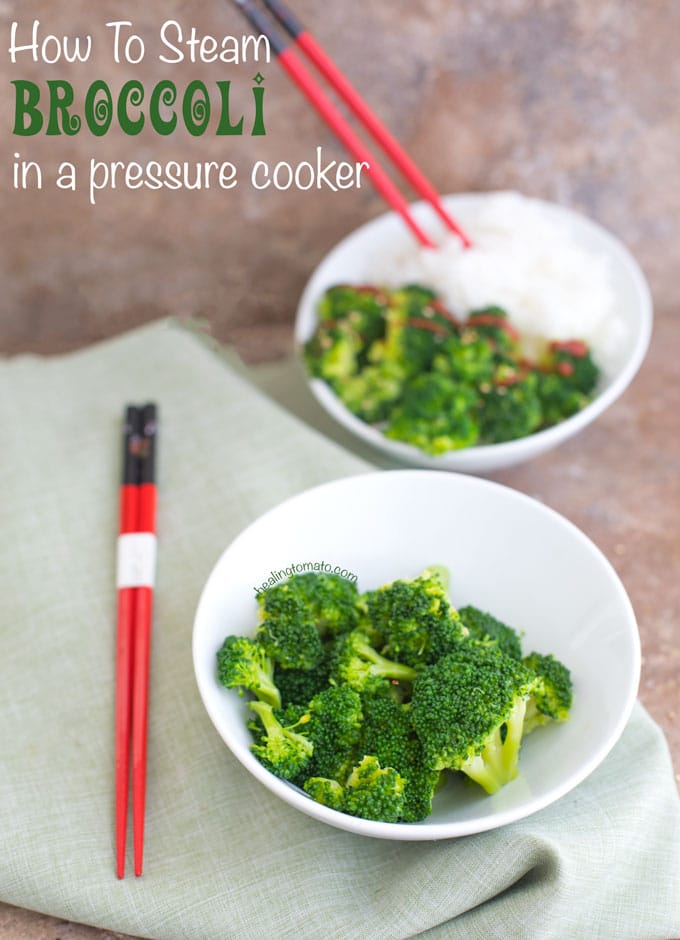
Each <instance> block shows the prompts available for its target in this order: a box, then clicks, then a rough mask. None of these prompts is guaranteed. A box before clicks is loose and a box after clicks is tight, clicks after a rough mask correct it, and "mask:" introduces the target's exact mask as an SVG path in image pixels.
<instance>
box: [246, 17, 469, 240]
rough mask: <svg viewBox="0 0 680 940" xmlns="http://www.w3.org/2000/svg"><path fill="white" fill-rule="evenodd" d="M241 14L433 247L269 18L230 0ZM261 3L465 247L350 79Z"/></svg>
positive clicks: (297, 28)
mask: <svg viewBox="0 0 680 940" xmlns="http://www.w3.org/2000/svg"><path fill="white" fill-rule="evenodd" d="M233 3H234V4H235V5H236V6H237V7H238V8H239V10H240V11H241V13H242V14H243V15H244V16H245V17H246V19H247V20H248V21H249V22H250V23H251V25H252V26H254V27H255V29H256V30H257V31H258V32H259V33H261V34H262V35H264V36H266V37H267V39H268V40H269V44H270V48H271V50H272V52H273V53H274V54H275V55H276V56H277V57H278V61H279V63H280V65H281V66H282V67H283V68H284V69H285V70H286V72H287V73H288V74H289V75H290V77H291V78H292V79H293V81H294V82H295V83H296V85H298V87H299V88H300V90H301V91H302V92H303V94H305V95H306V96H307V98H308V99H309V101H310V102H311V104H312V105H313V106H314V107H315V108H316V110H317V111H318V112H319V114H320V115H321V117H322V118H323V119H324V120H325V121H326V123H327V124H328V125H329V126H330V127H331V129H332V130H333V131H334V132H335V134H336V136H337V137H338V138H339V140H340V141H341V142H342V143H343V144H344V145H345V147H346V148H347V150H348V151H349V152H350V153H351V154H352V155H353V156H354V157H355V159H356V160H358V161H360V162H365V163H367V164H368V169H367V171H366V172H367V173H368V175H369V176H370V178H371V180H372V182H373V185H374V186H375V188H376V189H377V190H378V192H379V193H380V194H381V195H382V196H383V198H384V199H385V200H386V202H387V203H388V204H389V205H390V206H391V207H392V208H393V209H394V210H395V211H396V212H398V213H399V214H400V215H401V216H402V218H403V219H404V221H405V222H406V224H407V225H408V226H409V228H410V229H411V231H412V232H413V234H414V235H415V236H416V238H417V239H418V241H419V242H420V244H421V245H422V246H423V247H425V248H434V247H435V245H434V243H433V241H432V239H431V238H430V237H429V235H427V233H426V232H425V231H424V230H423V229H422V228H421V226H420V225H419V224H418V222H417V221H416V220H415V219H414V218H413V216H412V214H411V211H410V206H409V204H408V202H407V201H406V200H405V199H404V197H403V196H402V194H401V193H400V191H399V190H398V189H397V187H396V186H395V184H394V183H393V182H392V180H391V179H390V177H389V176H388V175H387V174H386V173H385V171H384V170H383V169H382V168H381V167H380V165H379V164H378V163H376V162H375V160H374V158H373V155H372V153H371V151H370V150H369V149H368V147H366V146H365V144H364V143H363V141H362V140H361V138H360V137H359V136H358V135H357V134H356V133H355V131H354V130H353V128H352V127H351V125H350V124H349V123H348V122H347V121H346V120H345V118H344V117H343V116H342V114H341V113H340V111H338V109H337V108H336V107H335V105H334V104H333V102H332V101H331V100H330V98H328V96H327V95H326V94H325V92H324V91H323V89H322V88H321V87H320V86H319V85H318V84H317V82H316V80H315V78H314V77H313V75H312V74H311V72H309V71H308V70H307V69H306V68H305V66H304V65H303V64H302V62H301V61H300V59H299V58H298V57H297V56H296V55H295V52H294V51H293V49H292V48H291V47H290V45H288V42H287V40H286V38H284V36H283V35H282V34H281V33H280V32H279V31H278V30H277V29H276V27H275V26H272V24H271V23H270V22H269V20H268V18H267V16H266V14H265V13H264V12H263V11H262V10H261V9H260V8H259V7H258V6H257V5H256V2H255V0H233ZM263 3H264V6H265V7H267V9H268V10H269V11H270V12H271V13H272V14H273V16H274V17H275V18H276V20H277V21H278V23H279V24H280V25H281V26H282V27H283V29H284V30H285V31H286V33H287V34H288V35H289V36H290V38H291V39H292V42H293V44H294V45H295V47H296V48H297V49H299V50H300V51H301V52H302V53H304V54H305V55H306V56H307V58H308V59H309V60H310V62H312V63H313V65H314V66H315V67H316V68H317V69H318V71H319V72H320V73H321V75H323V77H324V78H325V79H326V81H327V82H328V83H329V84H330V85H331V87H332V88H333V89H334V90H335V92H336V93H337V94H338V95H339V96H340V98H341V99H342V100H343V101H344V102H345V104H346V105H347V106H348V107H349V109H350V110H351V111H352V112H353V114H354V115H355V116H356V117H357V119H358V120H359V121H360V122H361V123H362V124H363V125H364V127H365V128H366V130H367V131H368V132H369V134H371V135H372V137H373V138H374V139H375V141H376V143H378V144H379V146H380V147H381V148H382V149H383V151H384V152H385V154H386V155H387V156H388V157H389V158H390V159H391V160H392V162H393V163H394V164H395V166H396V167H397V168H398V169H399V170H400V171H401V173H402V174H403V175H404V177H405V178H406V179H407V180H408V182H409V183H410V184H411V185H412V186H413V188H414V189H415V190H416V192H418V193H419V194H420V195H421V196H422V197H423V198H424V199H425V200H427V202H429V203H430V205H431V206H432V207H433V208H434V210H435V211H436V212H437V214H438V215H439V217H440V218H441V219H442V220H443V221H444V223H445V225H446V227H447V228H448V229H449V230H450V231H451V232H454V233H455V234H456V235H457V236H458V237H459V238H460V240H461V242H462V243H463V245H464V247H465V248H469V247H470V245H471V242H470V239H469V238H468V237H467V235H466V234H465V232H464V231H463V230H462V229H461V227H460V226H459V225H458V223H457V222H456V220H455V219H454V218H452V216H451V215H450V213H449V212H447V210H446V208H445V207H444V205H443V204H442V201H441V197H440V196H439V194H438V193H437V191H436V189H435V188H434V187H433V186H432V184H431V183H430V182H429V180H428V179H427V178H426V177H425V176H424V174H423V173H422V171H421V170H420V169H419V168H418V167H417V166H416V164H415V163H414V162H413V160H412V159H411V158H410V157H409V156H408V154H407V153H406V152H405V150H404V149H403V147H402V146H401V144H400V143H399V142H398V141H397V140H396V139H395V138H394V137H393V136H392V134H391V133H390V132H389V131H388V130H387V128H386V127H385V126H384V125H383V124H382V123H381V122H380V120H379V119H378V118H377V117H376V115H375V114H374V113H373V112H372V111H371V109H370V108H369V106H368V105H367V104H366V102H365V101H364V99H363V98H362V97H361V95H360V94H359V92H358V91H357V90H356V89H355V88H354V87H353V85H351V84H350V82H349V81H348V79H347V78H346V77H345V75H343V73H342V72H341V71H340V69H339V68H338V67H337V66H336V65H335V63H334V62H333V61H332V59H331V58H330V57H329V56H328V55H327V53H326V52H325V51H324V50H323V49H322V48H321V46H320V45H319V44H318V43H317V42H316V40H315V39H314V37H313V36H312V35H311V33H309V32H308V31H307V30H306V29H305V28H304V27H303V26H302V25H301V24H300V23H299V21H298V20H297V18H296V17H295V16H294V14H293V13H292V12H291V10H289V9H288V7H287V6H286V5H285V3H282V2H280V0H263Z"/></svg>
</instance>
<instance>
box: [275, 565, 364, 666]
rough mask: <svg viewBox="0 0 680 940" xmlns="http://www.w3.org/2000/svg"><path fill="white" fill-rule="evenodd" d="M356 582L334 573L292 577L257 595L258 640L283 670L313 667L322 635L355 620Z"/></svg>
mask: <svg viewBox="0 0 680 940" xmlns="http://www.w3.org/2000/svg"><path fill="white" fill-rule="evenodd" d="M357 599H358V593H357V589H356V585H354V584H353V583H352V582H351V581H348V580H347V579H346V578H341V577H339V576H338V575H333V574H324V573H321V572H307V573H306V574H299V575H294V576H293V577H292V578H289V579H288V580H287V581H284V582H282V583H281V584H276V585H274V586H273V587H271V588H268V589H267V590H266V591H262V592H260V594H258V598H257V600H258V604H259V607H260V624H259V626H258V630H257V640H258V642H259V643H261V644H262V646H264V648H265V649H266V650H267V652H268V653H269V655H270V656H271V657H272V659H274V660H275V661H276V662H277V663H280V665H281V666H283V667H284V668H285V669H314V668H316V667H317V666H319V664H320V663H321V662H322V660H323V657H324V648H323V644H322V639H323V638H324V637H326V636H329V635H330V636H334V635H335V634H337V633H340V632H342V631H344V630H350V629H352V628H353V627H354V625H355V624H356V623H357V621H358V610H357V607H356V602H357Z"/></svg>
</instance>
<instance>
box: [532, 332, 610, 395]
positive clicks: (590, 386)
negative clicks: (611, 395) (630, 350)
mask: <svg viewBox="0 0 680 940" xmlns="http://www.w3.org/2000/svg"><path fill="white" fill-rule="evenodd" d="M543 366H544V368H545V369H546V370H547V371H550V372H554V373H556V374H557V375H559V376H560V377H561V378H563V379H564V380H565V384H566V385H567V386H569V387H570V388H572V389H573V390H574V391H577V392H581V394H582V395H585V396H590V395H592V393H593V392H594V391H595V387H596V385H597V383H598V380H599V378H600V370H599V368H598V367H597V365H596V363H595V361H594V360H593V357H592V353H591V351H590V348H589V346H588V344H587V343H584V342H583V341H582V340H575V339H572V340H566V341H561V340H560V341H555V342H552V343H550V345H549V347H548V353H547V356H546V359H545V362H544V363H543Z"/></svg>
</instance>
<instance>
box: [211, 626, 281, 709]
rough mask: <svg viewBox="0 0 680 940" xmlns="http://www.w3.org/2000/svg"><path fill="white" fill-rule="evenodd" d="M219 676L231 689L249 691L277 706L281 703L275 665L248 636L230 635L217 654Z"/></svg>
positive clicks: (223, 683) (241, 691)
mask: <svg viewBox="0 0 680 940" xmlns="http://www.w3.org/2000/svg"><path fill="white" fill-rule="evenodd" d="M217 674H218V677H219V680H220V682H221V683H222V685H223V686H226V688H228V689H238V690H239V692H240V694H243V690H244V689H247V690H248V691H249V692H252V693H253V694H254V695H256V696H257V697H258V698H259V699H260V700H261V701H263V702H268V703H269V704H270V705H273V706H274V707H278V706H279V705H280V704H281V697H280V695H279V690H278V689H277V687H276V684H275V682H274V664H273V663H272V661H271V659H270V658H269V656H268V655H267V653H266V650H265V649H264V647H262V646H260V644H259V643H253V641H252V640H249V639H248V637H245V636H228V637H227V638H226V639H225V641H224V643H223V644H222V646H221V647H220V649H219V650H218V652H217Z"/></svg>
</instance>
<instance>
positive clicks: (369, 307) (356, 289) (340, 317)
mask: <svg viewBox="0 0 680 940" xmlns="http://www.w3.org/2000/svg"><path fill="white" fill-rule="evenodd" d="M388 302H389V295H388V293H387V292H386V291H384V290H382V289H381V288H379V287H370V286H368V285H351V284H337V285H336V286H335V287H331V288H329V289H328V290H327V291H326V293H325V294H324V295H323V297H322V298H321V300H320V301H319V305H318V308H317V313H318V317H319V321H320V322H321V323H322V324H328V323H331V324H335V323H340V322H344V323H346V324H347V325H348V326H349V327H350V328H351V329H352V330H353V331H354V332H355V333H356V334H358V336H359V337H360V339H361V341H362V343H363V344H364V345H365V346H368V345H370V344H371V343H372V342H374V340H376V339H380V338H381V337H382V336H383V335H384V333H385V312H386V310H387V305H388Z"/></svg>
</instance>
